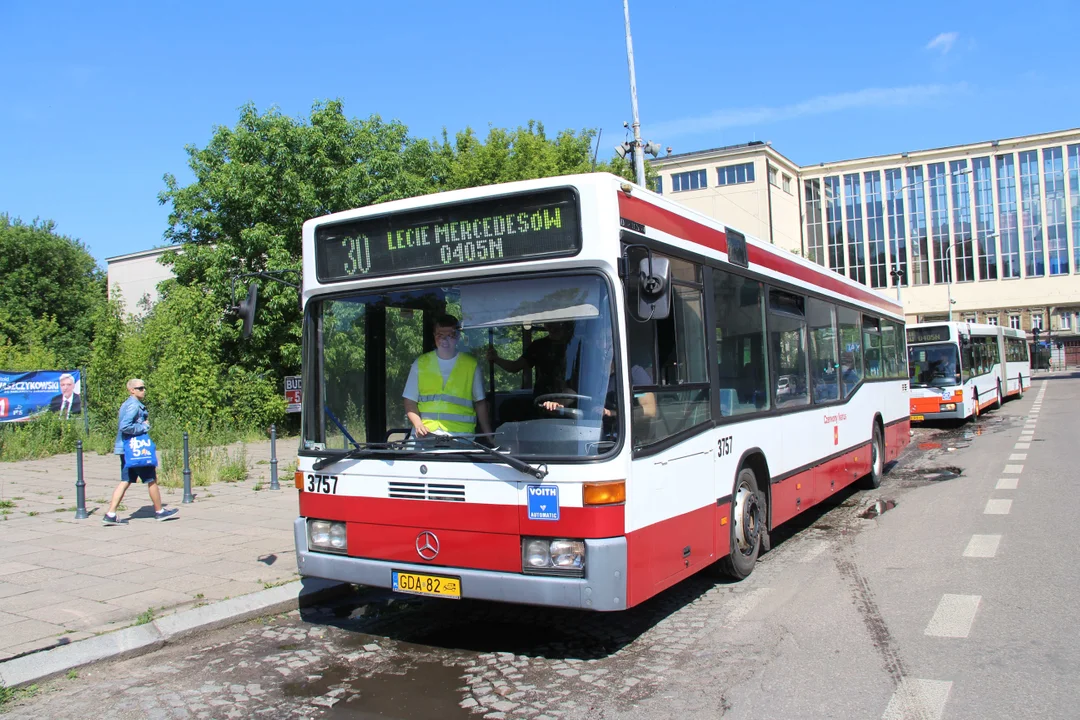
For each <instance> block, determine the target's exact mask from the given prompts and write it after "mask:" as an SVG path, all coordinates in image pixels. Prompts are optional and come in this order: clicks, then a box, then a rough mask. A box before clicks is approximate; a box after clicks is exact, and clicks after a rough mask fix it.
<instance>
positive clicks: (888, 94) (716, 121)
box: [649, 85, 963, 138]
mask: <svg viewBox="0 0 1080 720" xmlns="http://www.w3.org/2000/svg"><path fill="white" fill-rule="evenodd" d="M962 88H963V85H910V86H908V87H898V88H867V89H865V90H857V91H854V92H848V93H838V94H836V95H819V96H817V97H814V98H810V99H809V100H804V101H802V102H799V103H795V104H793V105H783V106H780V107H758V108H740V109H735V110H718V111H716V112H714V113H712V114H710V115H703V116H700V117H690V118H681V119H676V120H668V121H664V122H660V123H656V124H650V125H649V135H650V136H652V137H665V138H666V137H675V136H678V135H689V134H692V133H704V132H716V131H718V130H725V129H727V128H735V127H747V126H752V125H765V124H768V123H775V122H779V121H781V120H793V119H796V118H802V117H808V116H812V115H827V114H830V113H837V112H842V111H845V110H854V109H859V108H874V107H902V106H907V105H915V104H919V103H924V102H926V101H928V100H931V99H933V98H937V97H941V96H943V95H947V94H948V93H950V92H955V91H957V90H958V89H962Z"/></svg>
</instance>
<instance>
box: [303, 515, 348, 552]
mask: <svg viewBox="0 0 1080 720" xmlns="http://www.w3.org/2000/svg"><path fill="white" fill-rule="evenodd" d="M308 547H309V548H311V549H312V550H319V551H321V552H332V553H344V552H346V551H347V550H348V542H347V540H346V537H345V523H343V522H333V521H331V520H308Z"/></svg>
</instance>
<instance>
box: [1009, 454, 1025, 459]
mask: <svg viewBox="0 0 1080 720" xmlns="http://www.w3.org/2000/svg"><path fill="white" fill-rule="evenodd" d="M1009 460H1027V453H1013V454H1012V455H1010V456H1009Z"/></svg>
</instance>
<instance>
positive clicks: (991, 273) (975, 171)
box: [971, 157, 997, 280]
mask: <svg viewBox="0 0 1080 720" xmlns="http://www.w3.org/2000/svg"><path fill="white" fill-rule="evenodd" d="M971 170H972V180H973V182H974V184H975V237H976V238H977V243H976V244H977V245H978V246H979V279H980V280H997V236H996V234H995V233H994V181H993V178H991V176H990V158H988V157H981V158H975V159H974V160H972V161H971Z"/></svg>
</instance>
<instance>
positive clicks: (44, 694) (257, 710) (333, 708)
mask: <svg viewBox="0 0 1080 720" xmlns="http://www.w3.org/2000/svg"><path fill="white" fill-rule="evenodd" d="M983 430H984V431H991V432H992V431H993V423H992V422H990V423H987V424H985V425H984V426H983ZM968 432H969V430H960V429H957V430H949V431H945V432H941V431H932V430H931V431H927V430H919V431H917V432H916V437H915V438H914V440H915V442H914V443H913V446H912V450H910V451H909V452H908V453H906V454H905V456H904V457H903V458H902V459H901V462H900V463H899V464H898V466H897V467H894V468H893V469H892V471H891V472H890V473H889V475H888V476H887V479H886V483H885V485H884V486H883V487H882V488H881V489H880V490H878V491H874V492H861V491H851V492H847V493H842V494H841V495H840V496H839V497H838V498H836V499H835V501H834V502H832V503H831V504H828V505H826V506H824V507H822V508H821V509H819V510H814V511H811V512H810V513H807V515H806V516H805V517H803V518H800V519H799V520H798V521H797V522H796V523H789V524H788V525H787V526H785V527H784V528H783V530H782V532H779V533H777V534H776V537H775V541H774V548H773V550H772V551H771V552H769V553H768V554H766V555H765V556H763V558H762V560H761V562H760V563H759V565H758V567H757V569H756V570H755V571H754V574H753V575H752V576H751V577H750V578H748V579H747V580H745V581H743V582H741V583H731V582H728V581H726V580H723V579H718V578H716V577H715V576H712V575H710V574H708V573H704V574H699V575H698V576H695V577H693V578H690V579H689V580H687V581H685V582H683V583H680V584H679V585H678V586H676V587H675V588H672V589H670V590H668V591H666V592H664V593H662V594H660V595H659V596H657V597H656V598H653V599H652V600H650V601H649V602H646V603H644V604H642V605H641V606H639V607H636V608H633V609H631V610H628V611H626V612H623V613H617V614H596V613H583V612H576V611H566V610H556V609H546V608H531V607H521V606H506V605H498V604H492V603H486V602H473V601H461V602H452V601H444V600H429V599H420V598H417V599H412V598H407V597H403V596H396V595H391V594H389V593H385V592H383V591H374V590H370V589H361V590H359V591H358V592H357V593H356V594H355V595H353V596H352V597H350V598H346V599H345V600H342V601H340V602H339V603H338V604H336V605H334V606H332V607H324V608H315V609H311V610H306V611H303V613H301V612H293V613H290V614H286V615H281V616H276V617H271V618H263V619H261V620H259V621H253V622H248V623H245V624H242V625H239V626H235V627H232V628H228V629H225V630H221V631H217V632H215V633H212V634H209V635H206V636H204V637H201V638H198V639H193V640H190V641H188V642H186V643H184V644H182V645H178V646H175V647H168V648H165V649H163V650H161V651H159V652H157V653H154V654H152V655H148V656H144V657H141V658H135V659H131V660H127V661H123V662H119V663H113V664H101V665H98V666H94V667H91V668H87V669H84V670H83V671H80V672H79V674H78V677H77V678H73V679H68V678H62V679H58V680H54V681H52V682H50V683H47V684H45V685H44V686H43V687H42V688H40V689H38V690H37V692H36V694H34V695H33V696H32V697H25V698H23V699H21V700H18V701H16V702H15V703H13V704H12V705H11V706H9V708H8V711H9V715H8V716H9V717H11V718H38V717H55V718H66V717H85V716H87V715H93V716H96V717H101V718H241V717H256V718H308V717H310V718H316V717H320V718H321V717H325V718H375V717H388V718H418V719H423V718H468V717H484V718H489V719H496V720H497V719H500V718H531V719H534V720H545V719H558V720H592V719H594V718H647V717H679V716H685V715H694V714H698V715H699V716H700V713H701V712H702V710H703V709H706V710H709V709H711V710H712V711H713V712H711V713H709V712H706V714H708V715H714V716H720V715H723V714H724V709H725V708H724V700H723V695H722V688H724V687H730V686H732V685H734V684H736V683H739V682H744V681H746V680H747V679H748V678H750V677H752V675H753V672H754V668H755V667H759V666H760V665H761V664H762V663H764V662H767V661H768V659H769V658H770V656H772V655H773V654H775V653H777V652H778V646H779V645H780V644H781V643H783V642H787V641H790V636H791V633H790V632H785V631H784V630H783V629H781V630H780V631H778V632H770V633H763V632H761V630H760V627H761V624H762V623H760V622H755V620H758V619H760V617H762V616H767V615H768V613H769V610H770V608H771V606H772V604H773V603H774V602H779V601H780V600H779V597H777V596H779V595H781V594H782V592H781V590H780V587H781V586H784V585H786V586H789V587H790V586H791V585H793V584H794V585H795V586H797V584H798V580H799V578H800V577H810V576H812V575H813V574H815V573H819V572H822V571H823V570H824V569H826V568H828V567H831V566H832V565H833V563H834V562H839V560H837V558H838V557H839V556H841V555H843V554H844V553H845V552H846V550H845V546H846V545H847V544H849V543H850V541H851V538H852V537H854V536H855V535H857V534H858V533H859V532H860V529H861V528H862V527H863V526H864V525H865V524H867V523H873V522H874V520H872V519H866V518H864V517H863V515H864V514H866V512H867V509H868V508H870V507H875V506H876V507H881V508H885V507H891V505H889V504H888V503H887V502H884V500H890V501H894V502H900V501H899V500H897V498H898V497H901V496H902V494H903V493H904V492H905V490H906V489H909V488H913V487H916V486H918V485H920V484H926V483H929V482H934V481H937V480H940V479H944V478H943V477H939V474H940V472H941V469H940V464H941V462H942V461H943V458H945V457H947V456H948V454H949V447H950V446H952V445H955V444H957V443H963V442H965V441H968V440H969V438H965V433H968ZM980 432H982V431H980ZM931 437H932V439H933V443H931V444H936V445H937V446H936V447H933V448H924V449H922V450H920V449H919V444H920V443H922V442H923V441H926V440H927V438H931ZM878 500H882V501H883V502H882V503H881V504H878V502H877V501H878ZM871 514H872V513H871ZM793 579H794V580H793ZM784 592H786V591H784ZM717 688H720V690H717ZM105 697H108V698H110V700H109V701H105V702H103V698H105Z"/></svg>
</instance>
